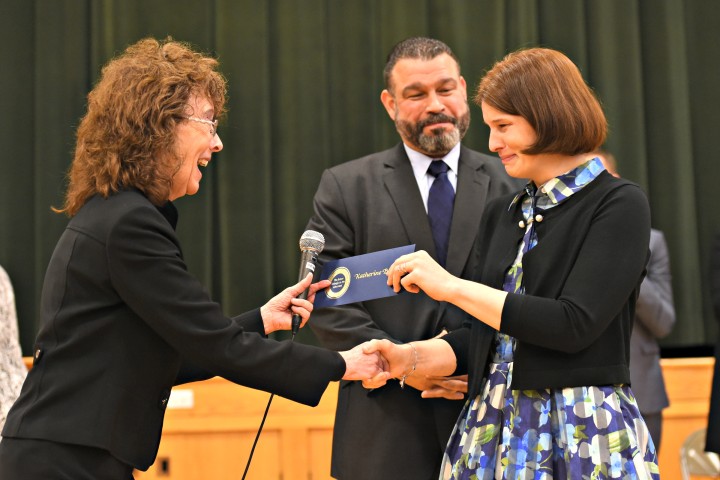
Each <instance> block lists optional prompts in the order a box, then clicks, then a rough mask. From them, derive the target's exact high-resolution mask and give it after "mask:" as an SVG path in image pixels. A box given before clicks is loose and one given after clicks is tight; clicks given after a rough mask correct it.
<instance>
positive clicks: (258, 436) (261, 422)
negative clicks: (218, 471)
mask: <svg viewBox="0 0 720 480" xmlns="http://www.w3.org/2000/svg"><path fill="white" fill-rule="evenodd" d="M294 340H295V333H293V334H292V337H290V341H291V342H292V341H294ZM273 398H275V394H274V393H271V394H270V398H269V399H268V403H267V406H266V407H265V413H263V416H262V420H261V421H260V427H259V428H258V431H257V434H256V435H255V440H254V441H253V445H252V448H251V449H250V456H249V457H248V461H247V464H246V465H245V471H244V472H243V476H242V480H245V477H246V476H247V474H248V471H249V470H250V462H252V458H253V454H254V453H255V447H256V446H257V444H258V440H260V434H261V433H262V429H263V426H265V420H266V419H267V415H268V412H269V411H270V404H272V401H273Z"/></svg>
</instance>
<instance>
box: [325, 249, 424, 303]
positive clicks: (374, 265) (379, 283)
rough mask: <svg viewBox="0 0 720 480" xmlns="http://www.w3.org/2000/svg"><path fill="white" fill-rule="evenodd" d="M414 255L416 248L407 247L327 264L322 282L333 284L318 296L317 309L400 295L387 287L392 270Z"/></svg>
mask: <svg viewBox="0 0 720 480" xmlns="http://www.w3.org/2000/svg"><path fill="white" fill-rule="evenodd" d="M414 251H415V245H406V246H404V247H397V248H391V249H388V250H381V251H379V252H373V253H366V254H364V255H357V256H354V257H348V258H342V259H340V260H332V261H330V262H327V263H326V264H325V265H323V268H322V271H321V272H320V279H321V280H325V279H327V280H330V282H331V284H330V286H329V287H328V288H326V289H325V290H321V291H319V292H317V293H316V294H315V308H324V307H336V306H338V305H345V304H346V303H354V302H362V301H365V300H374V299H376V298H383V297H391V296H393V295H397V293H395V292H394V291H393V289H392V287H389V286H388V285H387V275H386V274H387V270H388V267H390V265H392V263H393V262H394V261H395V260H396V259H397V258H398V257H400V256H402V255H405V254H408V253H412V252H414Z"/></svg>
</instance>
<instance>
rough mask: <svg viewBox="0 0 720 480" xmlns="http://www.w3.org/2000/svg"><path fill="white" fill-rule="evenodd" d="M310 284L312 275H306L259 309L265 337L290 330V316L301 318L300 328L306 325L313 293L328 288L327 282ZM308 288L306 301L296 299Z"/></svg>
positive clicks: (311, 308) (328, 282)
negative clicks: (295, 315) (296, 315)
mask: <svg viewBox="0 0 720 480" xmlns="http://www.w3.org/2000/svg"><path fill="white" fill-rule="evenodd" d="M310 282H312V274H310V273H308V275H307V277H305V278H304V279H303V280H302V281H300V282H298V283H296V284H295V285H293V286H291V287H288V288H286V289H285V290H283V291H282V292H280V293H278V294H277V295H275V296H274V297H273V298H271V299H270V300H269V301H268V302H267V303H266V304H265V305H263V306H262V307H260V315H261V316H262V319H263V323H264V324H265V334H266V335H269V334H270V333H272V332H275V331H277V330H290V327H291V323H292V316H293V314H295V313H296V314H298V315H300V317H301V318H302V322H301V324H300V327H303V326H304V325H305V324H306V323H307V321H308V319H309V318H310V312H312V310H313V304H312V302H313V301H315V292H317V291H318V290H321V289H323V288H327V287H329V286H330V281H328V280H321V281H319V282H317V283H313V284H312V285H311V284H310ZM308 287H310V290H309V291H308V297H307V300H303V299H300V298H296V297H297V296H298V295H300V294H301V293H302V292H304V291H305V289H306V288H308Z"/></svg>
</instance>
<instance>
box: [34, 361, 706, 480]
mask: <svg viewBox="0 0 720 480" xmlns="http://www.w3.org/2000/svg"><path fill="white" fill-rule="evenodd" d="M26 361H27V362H28V363H29V362H30V359H29V358H28V359H26ZM713 365H714V359H713V358H705V357H703V358H677V359H663V360H662V367H663V372H664V375H665V382H666V384H667V389H668V394H669V396H670V407H669V408H668V409H666V410H665V411H664V417H663V440H662V448H661V450H660V458H659V463H660V474H661V478H663V479H664V480H676V479H680V478H681V475H680V467H679V451H680V445H681V444H682V442H683V440H684V439H685V438H686V437H687V436H688V435H689V434H690V433H691V432H693V431H695V430H697V429H700V428H704V427H705V426H706V423H707V414H708V407H709V397H710V387H711V381H712V371H713ZM337 387H338V384H337V383H333V384H331V386H330V387H329V388H328V390H327V391H326V392H325V395H324V396H323V398H322V401H321V402H320V405H319V406H318V407H315V408H311V407H306V406H303V405H300V404H297V403H294V402H291V401H289V400H286V399H284V398H281V397H275V398H274V400H273V402H272V406H271V408H270V412H269V415H268V418H267V420H266V422H265V426H264V427H263V432H262V435H261V436H260V440H259V442H258V445H257V447H256V450H255V453H254V457H253V460H252V464H251V466H250V471H249V473H248V475H247V477H246V478H247V480H270V479H278V480H280V479H282V480H326V479H330V478H331V477H330V445H331V442H332V427H333V422H334V415H335V402H336V400H337ZM269 397H270V395H269V394H267V393H265V392H260V391H257V390H252V389H249V388H245V387H240V386H237V385H234V384H232V383H230V382H228V381H226V380H223V379H220V378H214V379H211V380H206V381H204V382H197V383H191V384H187V385H183V386H180V387H176V388H175V389H173V395H172V397H171V401H170V405H169V408H168V411H167V414H166V416H165V426H164V429H163V438H162V441H161V443H160V450H159V452H158V458H157V461H156V462H155V464H154V465H153V466H152V467H151V468H150V469H149V470H148V471H147V472H136V473H135V478H136V479H138V480H151V479H158V480H170V479H172V480H199V479H203V480H205V479H208V480H210V479H212V480H240V479H241V478H242V474H243V471H244V470H245V465H246V463H247V459H248V456H249V454H250V450H251V448H252V444H253V441H254V440H255V435H256V433H257V430H258V427H259V426H260V421H261V419H262V414H263V412H264V410H265V407H266V405H267V401H268V399H269ZM408 460H410V459H408Z"/></svg>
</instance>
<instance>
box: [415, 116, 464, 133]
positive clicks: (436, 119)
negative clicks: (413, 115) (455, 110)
mask: <svg viewBox="0 0 720 480" xmlns="http://www.w3.org/2000/svg"><path fill="white" fill-rule="evenodd" d="M433 123H452V124H453V125H455V126H457V118H455V117H451V116H448V115H444V114H442V113H435V114H433V115H431V116H429V117H428V118H426V119H425V120H421V121H419V122H418V124H417V126H418V129H419V130H423V129H424V128H425V127H427V126H428V125H432V124H433Z"/></svg>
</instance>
